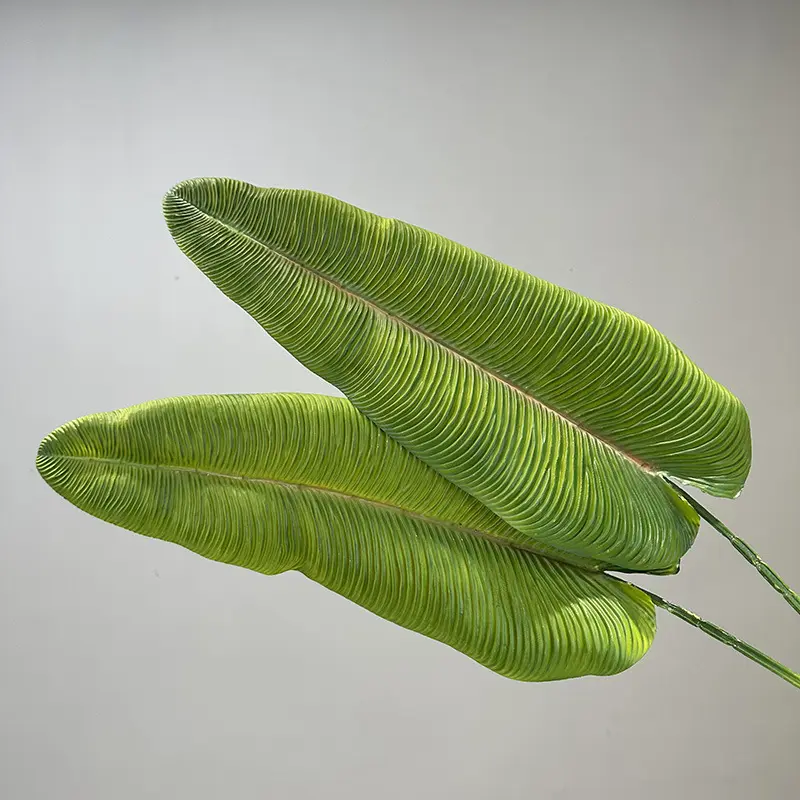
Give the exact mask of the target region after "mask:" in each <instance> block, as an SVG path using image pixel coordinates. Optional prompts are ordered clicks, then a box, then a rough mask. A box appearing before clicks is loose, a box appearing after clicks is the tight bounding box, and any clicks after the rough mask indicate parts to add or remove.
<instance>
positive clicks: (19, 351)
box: [0, 0, 800, 800]
mask: <svg viewBox="0 0 800 800" xmlns="http://www.w3.org/2000/svg"><path fill="white" fill-rule="evenodd" d="M0 75H2V85H1V86H0V114H2V119H1V120H0V148H1V153H2V178H1V180H0V214H1V215H2V216H1V217H0V219H1V220H2V221H1V222H0V225H2V237H0V253H1V254H2V255H1V257H2V262H1V263H0V269H1V270H2V271H1V272H0V282H1V283H0V287H1V288H2V291H1V293H0V314H2V316H1V317H0V326H1V328H0V330H1V331H2V339H1V340H0V347H2V351H0V356H1V358H2V371H1V372H0V375H2V378H1V379H0V380H2V385H1V388H0V391H1V392H2V396H1V397H0V404H1V405H2V421H3V425H2V427H3V431H2V447H1V448H0V496H1V497H2V501H1V502H0V515H1V516H0V528H1V529H2V533H1V535H0V649H1V653H0V655H1V658H0V797H2V798H8V800H17V798H20V799H24V800H30V799H32V798H115V799H116V798H120V800H127V799H128V798H143V797H147V798H170V800H174V798H193V800H202V799H203V798H317V797H331V798H358V799H361V798H364V799H365V800H366V799H367V798H369V799H370V800H372V799H373V798H381V799H382V800H383V799H384V798H387V799H393V798H398V799H399V798H403V799H405V798H459V800H472V799H473V798H474V799H475V800H483V798H495V797H503V798H520V799H521V798H525V799H526V800H528V799H529V798H542V799H543V800H548V799H549V798H554V799H556V800H557V799H563V798H584V797H592V798H615V800H619V799H620V798H648V800H672V799H673V798H678V799H679V800H686V799H687V798H724V799H725V800H737V799H738V798H742V799H745V798H746V799H747V800H750V798H769V799H771V798H779V799H782V798H792V797H795V796H796V795H797V793H798V784H800V760H799V759H798V755H797V742H798V739H799V738H800V694H798V692H797V691H796V690H793V689H792V688H791V687H789V686H788V685H786V684H783V683H781V682H780V681H779V680H778V679H777V678H775V677H773V676H772V675H770V674H769V673H767V672H765V671H763V670H761V669H759V668H758V667H756V666H755V665H754V664H752V663H751V662H748V661H746V660H745V659H743V658H742V657H740V656H738V655H736V654H735V653H733V652H732V651H729V650H728V649H726V648H724V647H723V646H721V645H719V644H717V643H715V642H713V641H711V640H710V639H707V638H706V637H705V636H703V635H702V634H701V633H700V632H699V631H697V630H695V629H693V628H690V627H688V626H686V625H685V624H683V623H682V622H679V621H677V620H675V619H672V618H669V617H666V616H664V615H662V614H661V613H659V625H660V630H659V635H658V637H657V639H656V642H655V645H654V646H653V648H652V650H651V652H650V654H649V655H648V656H647V657H646V658H645V659H644V660H643V661H642V662H641V663H640V664H638V665H637V666H635V667H634V668H633V669H631V670H630V671H629V672H627V673H624V674H622V675H620V676H618V677H615V678H610V679H609V678H604V679H583V680H578V681H573V682H566V683H555V684H542V685H536V684H522V683H515V682H512V681H509V680H506V679H504V678H501V677H498V676H496V675H494V674H493V673H491V672H489V671H487V670H486V669H484V668H482V667H480V666H478V665H477V664H475V663H473V662H472V661H470V660H469V659H467V658H466V657H464V656H462V655H460V654H458V653H456V652H455V651H452V650H450V649H448V648H447V647H445V646H444V645H441V644H438V643H435V642H433V641H429V640H427V639H424V638H422V637H421V636H418V635H417V634H414V633H410V632H408V631H405V630H402V629H400V628H398V627H395V626H393V625H391V624H389V623H387V622H384V621H382V620H380V619H378V618H377V617H374V616H371V615H370V614H369V613H368V612H366V611H364V610H362V609H360V608H358V607H357V606H355V605H352V604H350V603H349V602H347V601H346V600H343V599H342V598H340V597H338V596H336V595H334V594H331V593H329V592H327V591H326V590H324V589H322V588H320V587H319V586H316V585H315V584H312V583H311V582H309V581H308V580H306V579H305V578H303V577H302V576H300V575H298V574H294V573H292V574H286V575H283V576H279V577H275V578H266V577H262V576H259V575H256V574H253V573H248V572H245V571H243V570H240V569H237V568H233V567H227V566H222V565H220V564H216V563H213V562H210V561H205V560H203V559H202V558H200V557H198V556H195V555H192V554H190V553H189V552H187V551H184V550H181V549H179V548H178V547H174V546H170V545H167V544H164V543H162V542H158V541H151V540H148V539H145V538H143V537H139V536H136V535H134V534H132V533H128V532H125V531H123V530H120V529H116V528H113V527H112V526H110V525H106V524H104V523H102V522H99V521H97V520H95V519H92V518H90V517H89V516H87V515H85V514H84V513H82V512H80V511H78V510H76V509H75V508H73V507H71V506H69V505H68V504H67V503H66V502H65V501H63V500H61V499H60V498H59V497H58V496H56V495H55V494H54V493H53V492H52V491H51V490H50V489H49V488H48V487H47V486H46V485H45V484H44V482H43V481H42V480H41V479H40V478H39V476H38V475H37V474H36V473H35V471H34V466H33V462H34V456H35V453H36V448H37V445H38V442H39V440H40V438H41V437H42V436H43V435H44V434H46V433H47V432H49V431H50V430H51V429H52V428H54V427H56V426H58V425H60V424H62V423H63V422H65V421H67V420H69V419H72V418H74V417H77V416H81V415H84V414H87V413H90V412H95V411H103V410H108V409H113V408H117V407H121V406H126V405H130V404H133V403H137V402H140V401H144V400H148V399H151V398H157V397H165V396H169V395H178V394H190V393H200V392H252V391H285V390H291V391H322V392H335V390H334V389H333V388H332V387H331V386H329V385H327V384H325V383H324V382H322V381H321V380H319V379H318V378H316V377H315V376H314V375H311V374H309V373H308V372H307V371H306V370H305V369H304V368H303V367H302V366H301V365H300V364H298V363H296V362H295V361H293V359H292V358H291V357H290V356H289V355H288V354H287V353H285V352H284V351H283V350H282V349H281V348H280V347H279V346H278V345H277V344H276V343H275V342H273V341H272V340H271V339H270V338H269V337H268V336H267V335H266V334H265V333H263V332H262V331H261V329H260V328H259V327H258V326H257V325H256V324H255V323H254V322H253V321H251V320H250V318H249V317H248V316H247V315H246V314H245V313H244V312H243V311H241V310H240V309H239V308H238V307H236V306H235V305H234V304H233V303H231V302H230V301H228V300H227V299H226V298H225V297H224V296H223V295H222V294H221V293H219V292H218V291H217V290H216V289H215V288H214V287H213V286H212V284H211V283H210V282H209V281H208V280H207V279H206V278H205V277H203V275H202V274H201V273H200V272H199V271H198V270H197V269H196V268H195V267H194V266H192V264H191V263H189V262H188V261H187V260H186V259H185V258H184V257H183V255H182V254H181V253H180V252H179V251H178V249H177V248H176V247H175V246H174V244H173V243H172V241H171V239H170V237H169V235H168V233H167V230H166V227H165V225H164V224H163V222H162V219H161V210H160V200H161V195H162V193H163V192H164V191H165V190H166V189H167V188H169V187H170V186H171V185H172V184H173V183H175V182H177V181H179V180H181V179H184V178H188V177H195V176H201V175H227V176H233V177H238V178H242V179H245V180H248V181H251V182H254V183H258V184H261V185H279V186H290V187H304V188H311V189H316V190H319V191H322V192H327V193H330V194H333V195H336V196H338V197H341V198H342V199H345V200H348V201H350V202H352V203H355V204H357V205H360V206H362V207H365V208H368V209H370V210H373V211H375V212H378V213H380V214H383V215H386V216H396V217H400V218H402V219H405V220H408V221H410V222H413V223H416V224H419V225H422V226H424V227H427V228H431V229H433V230H436V231H438V232H440V233H443V234H445V235H447V236H449V237H451V238H453V239H456V240H458V241H461V242H463V243H465V244H468V245H470V246H473V247H475V248H477V249H479V250H481V251H484V252H487V253H489V254H491V255H493V256H495V257H497V258H499V259H502V260H504V261H506V262H508V263H510V264H512V265H515V266H517V267H520V268H522V269H526V270H530V271H531V272H534V273H535V274H537V275H540V276H542V277H544V278H547V279H549V280H551V281H554V282H556V283H559V284H561V285H564V286H568V287H570V288H571V289H575V290H577V291H578V292H581V293H583V294H586V295H589V296H591V297H594V298H596V299H598V300H602V301H605V302H608V303H611V304H613V305H617V306H619V307H621V308H623V309H625V310H626V311H630V312H632V313H634V314H636V315H638V316H640V317H643V318H644V319H646V320H648V321H649V322H651V323H652V324H654V325H655V326H656V327H658V328H659V329H661V330H662V331H663V332H664V333H666V334H667V335H668V336H669V337H671V338H672V339H673V340H674V341H675V342H677V343H678V345H679V346H681V347H682V348H683V349H684V350H685V351H686V352H687V353H688V354H689V355H690V356H691V357H692V358H694V359H695V360H696V361H697V362H698V363H699V364H700V365H701V366H702V367H703V368H705V369H706V370H708V371H709V372H710V373H711V374H712V375H713V376H714V377H715V378H717V379H718V380H720V381H721V382H723V383H725V384H726V385H727V386H729V387H730V388H731V389H732V390H733V391H734V392H735V393H736V394H738V395H739V396H740V397H741V398H742V400H743V401H744V403H745V404H746V406H747V408H748V410H749V412H750V415H751V419H752V427H753V435H754V442H755V454H754V462H753V470H752V474H751V477H750V479H749V481H748V484H747V487H746V490H745V492H744V494H743V495H742V497H741V498H740V499H739V500H738V501H736V502H731V501H722V500H719V501H718V500H713V499H710V500H709V501H708V504H709V506H710V507H711V508H713V509H714V510H715V511H717V512H718V513H719V514H720V515H721V516H722V517H723V518H724V519H725V520H727V521H728V522H729V523H730V524H731V525H732V527H733V528H734V529H735V530H737V531H738V532H740V533H741V534H742V535H743V536H745V537H746V538H748V539H749V540H750V541H751V542H752V543H753V545H754V546H755V547H756V548H757V549H758V550H759V552H760V553H761V554H762V555H763V556H764V557H765V558H766V559H767V560H768V561H770V562H773V563H774V564H776V565H777V566H778V567H779V568H780V571H781V572H782V573H783V574H784V577H785V578H786V579H787V580H788V581H789V582H790V583H794V584H795V585H797V584H800V540H799V539H798V481H799V479H800V468H799V463H800V462H799V460H798V453H799V452H800V449H799V448H798V445H799V444H800V425H799V423H798V419H800V416H799V415H798V403H799V402H800V371H799V370H798V365H797V344H798V340H799V339H800V336H799V334H800V314H798V309H797V292H798V278H797V275H798V264H799V263H800V193H799V189H798V187H800V154H799V153H798V148H799V147H800V89H798V85H799V84H800V3H798V2H794V3H792V2H786V3H778V2H765V1H764V0H754V1H753V2H712V1H708V2H674V1H671V2H631V3H623V2H603V3H601V2H591V1H590V0H587V1H586V2H582V3H581V2H561V3H548V2H541V3H534V2H528V3H524V2H517V3H514V2H492V3H485V4H477V3H472V4H471V3H445V2H440V3H439V2H436V1H435V0H429V2H427V3H417V2H397V3H387V2H371V3H368V2H362V3H355V2H353V3H336V2H331V3H325V4H323V3H319V4H316V5H314V4H307V3H302V2H288V1H287V2H284V3H277V2H273V3H268V2H262V3H256V2H253V3H252V4H244V3H238V2H231V1H229V2H219V3H216V4H208V3H204V2H182V3H175V2H173V3H169V2H166V3H161V4H156V3H149V4H148V3H142V2H138V3H136V2H130V3H116V4H115V3H102V4H101V3H99V2H98V3H96V4H93V5H90V4H86V5H81V4H79V3H70V2H63V3H55V2H53V3H49V4H48V3H41V2H38V3H37V2H19V3H14V2H7V1H6V2H3V3H2V4H0ZM642 583H645V584H646V585H648V586H650V587H651V588H654V587H658V589H659V590H660V591H663V593H664V594H666V595H667V596H668V597H670V598H671V599H673V600H676V601H678V602H683V603H685V604H686V605H688V606H689V607H691V608H693V609H695V610H697V611H698V612H700V613H702V614H703V615H705V616H707V617H708V618H710V619H713V620H714V621H716V622H718V623H721V624H723V625H725V626H727V627H729V628H730V629H731V630H732V631H734V632H736V633H738V634H739V635H741V636H742V637H744V638H746V639H749V640H752V641H753V642H754V643H755V644H757V645H759V646H761V647H763V648H764V649H765V650H767V651H768V652H770V653H772V654H774V655H775V656H777V657H779V658H781V659H782V660H784V661H786V662H788V663H789V664H790V665H794V667H795V668H798V667H800V625H798V619H797V617H796V616H795V615H794V614H793V613H792V612H791V610H790V609H789V608H788V607H787V606H785V605H784V604H783V603H782V602H781V600H780V599H779V598H778V597H777V596H776V595H774V594H773V593H772V592H770V590H769V589H768V587H767V586H766V585H765V584H762V583H761V581H760V580H759V579H758V577H757V576H756V575H755V574H754V573H752V572H751V571H750V570H749V568H748V567H747V566H746V565H745V564H744V562H742V561H740V559H739V558H738V557H737V556H736V555H735V554H734V553H733V551H732V550H731V549H730V548H729V547H728V546H727V545H726V544H725V543H724V542H722V541H721V540H720V539H719V537H718V536H717V535H716V534H715V533H714V532H713V531H710V530H709V529H704V530H703V532H702V534H701V535H700V537H699V540H698V542H697V545H696V547H695V548H694V549H693V550H692V552H691V553H690V554H689V556H688V557H687V558H686V560H685V562H684V569H683V571H682V573H681V574H680V576H678V577H677V578H673V579H658V578H652V579H650V580H645V581H642Z"/></svg>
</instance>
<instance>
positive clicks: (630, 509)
mask: <svg viewBox="0 0 800 800" xmlns="http://www.w3.org/2000/svg"><path fill="white" fill-rule="evenodd" d="M164 210H165V215H166V218H167V222H168V224H169V227H170V230H171V232H172V234H173V236H174V237H175V239H176V241H177V243H178V244H179V246H180V247H181V248H182V249H183V250H184V252H185V253H186V254H187V255H188V256H189V257H190V258H192V260H193V261H195V262H196V263H197V264H198V266H199V267H200V268H201V269H202V270H203V271H204V272H205V273H206V274H207V275H208V276H209V277H210V278H211V279H212V280H213V281H214V282H215V283H216V284H217V286H219V288H220V289H222V291H224V292H225V293H226V294H227V295H228V296H230V297H231V298H232V299H233V300H235V301H236V302H237V303H239V304H240V305H241V306H242V307H243V308H245V309H246V310H247V311H248V312H249V313H250V314H252V315H253V317H255V319H256V320H257V321H258V322H259V323H260V324H261V325H262V326H263V327H264V328H266V329H267V330H268V331H269V332H270V333H271V334H272V335H273V336H274V337H275V338H276V339H277V340H278V341H279V342H280V343H281V344H283V345H284V346H285V347H286V348H287V349H288V350H289V351H290V352H292V353H293V354H294V355H295V356H296V357H297V358H298V359H299V360H300V361H302V362H303V363H304V364H306V365H307V366H308V367H309V368H311V369H312V370H314V371H315V372H317V373H318V374H319V375H320V376H322V377H323V378H325V379H326V380H328V381H330V382H331V383H333V384H335V385H336V386H338V387H339V388H340V389H341V390H342V391H343V392H344V393H345V394H346V395H347V396H348V397H349V398H350V400H351V401H352V402H353V403H354V404H355V405H356V406H357V407H358V408H359V410H361V411H362V412H363V413H364V414H366V415H367V416H368V417H369V418H370V419H371V420H372V421H373V422H375V423H376V424H377V425H379V426H380V427H381V428H382V429H383V430H384V431H386V432H387V433H388V434H389V435H390V436H392V437H393V438H395V439H396V440H397V441H399V442H400V443H401V444H403V445H404V446H405V447H407V448H408V449H409V450H411V451H412V452H413V453H415V454H416V455H418V456H419V457H420V458H421V459H423V460H424V461H425V462H426V463H428V464H429V465H430V466H432V467H433V468H435V469H436V470H437V471H439V472H440V473H441V474H443V475H445V476H446V477H447V478H448V479H449V480H451V481H453V482H454V483H455V484H457V485H458V486H460V487H461V488H462V489H464V490H465V491H467V492H469V493H470V494H472V495H473V496H474V497H476V498H478V499H479V500H480V501H481V502H483V503H484V504H486V505H487V506H488V507H489V508H490V509H492V510H493V511H494V512H495V513H496V514H498V515H499V516H500V517H502V518H503V519H504V520H505V521H506V522H508V523H509V524H510V525H512V526H513V527H515V528H517V529H518V530H519V531H520V532H522V533H524V534H525V535H527V536H529V537H530V538H531V539H533V540H535V541H538V542H543V543H545V544H547V545H549V546H550V547H554V548H558V549H560V550H562V551H564V552H565V553H569V554H573V555H578V556H582V557H586V558H591V559H597V560H602V561H606V562H610V563H612V564H615V565H616V566H618V567H621V568H625V569H634V570H668V569H670V568H674V567H675V565H676V564H677V562H678V560H679V559H680V557H681V556H682V555H683V553H684V552H685V551H686V550H687V549H688V547H689V546H690V545H691V543H692V541H693V539H694V535H695V533H696V529H697V524H698V519H697V516H696V514H695V513H694V512H693V511H692V510H691V509H690V508H689V507H688V505H687V504H686V503H685V501H684V500H683V499H682V498H679V497H678V496H677V495H676V493H674V492H673V491H672V490H671V489H670V488H669V487H668V486H666V485H665V484H664V482H663V481H662V480H661V479H660V477H659V475H660V474H666V475H670V476H673V477H676V478H679V479H681V480H683V481H686V482H688V483H692V484H694V485H696V486H699V487H701V488H703V489H705V490H707V491H710V492H714V493H717V494H720V495H725V496H732V495H735V494H736V493H737V492H738V491H739V490H740V488H741V486H742V484H743V482H744V479H745V477H746V475H747V472H748V469H749V463H750V439H749V426H748V420H747V416H746V413H745V411H744V409H743V407H742V405H741V404H740V403H739V402H738V401H737V400H736V398H735V397H733V396H732V395H731V394H730V393H729V392H728V391H727V390H726V389H724V388H723V387H722V386H720V385H719V384H717V383H716V382H714V381H713V380H712V379H711V378H709V377H708V376H707V375H705V374H704V373H703V372H702V371H701V370H700V369H699V368H698V367H697V366H695V365H694V364H693V363H692V362H691V361H690V360H689V359H688V358H687V357H686V356H685V355H684V354H683V353H682V352H681V351H680V350H678V348H676V347H675V346H674V345H673V344H671V343H670V342H669V341H668V340H667V339H666V338H664V337H663V336H662V335H661V334H660V333H658V332H657V331H656V330H654V329H653V328H652V327H650V326H649V325H647V324H646V323H644V322H642V321H640V320H638V319H636V318H635V317H632V316H630V315H629V314H625V313H623V312H621V311H619V310H617V309H614V308H611V307H609V306H606V305H603V304H601V303H597V302H594V301H592V300H589V299H587V298H584V297H581V296H579V295H577V294H575V293H573V292H570V291H567V290H565V289H562V288H560V287H557V286H554V285H552V284H550V283H547V282H546V281H543V280H540V279H538V278H535V277H533V276H531V275H529V274H527V273H524V272H521V271H518V270H515V269H512V268H511V267H508V266H506V265H504V264H501V263H499V262H497V261H494V260H492V259H490V258H488V257H486V256H484V255H481V254H479V253H477V252H475V251H473V250H470V249H468V248H466V247H463V246H461V245H458V244H456V243H454V242H451V241H449V240H447V239H444V238H443V237H441V236H438V235H436V234H434V233H431V232H429V231H425V230H423V229H421V228H418V227H415V226H412V225H409V224H406V223H403V222H400V221H398V220H391V219H385V218H382V217H378V216H376V215H374V214H370V213H368V212H365V211H362V210H360V209H358V208H355V207H354V206H351V205H348V204H346V203H343V202H341V201H339V200H336V199H334V198H331V197H328V196H325V195H321V194H317V193H314V192H308V191H298V190H287V189H261V188H257V187H254V186H251V185H249V184H245V183H241V182H238V181H234V180H229V179H217V178H206V179H199V180H193V181H187V182H184V183H182V184H179V185H178V186H176V187H175V188H174V189H172V190H171V191H170V192H169V193H168V194H167V196H166V197H165V200H164Z"/></svg>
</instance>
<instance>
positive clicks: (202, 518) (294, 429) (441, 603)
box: [37, 394, 655, 681]
mask: <svg viewBox="0 0 800 800" xmlns="http://www.w3.org/2000/svg"><path fill="white" fill-rule="evenodd" d="M37 466H38V469H39V471H40V472H41V474H42V476H43V477H44V478H45V480H46V481H47V482H48V483H49V484H50V485H51V486H52V488H53V489H55V491H57V492H58V493H59V494H61V495H62V496H64V497H65V498H66V499H68V500H69V501H71V502H72V503H74V504H75V505H76V506H78V507H79V508H82V509H84V510H85V511H87V512H89V513H91V514H93V515H95V516H97V517H100V518H101V519H104V520H106V521H108V522H112V523H114V524H116V525H120V526H122V527H124V528H128V529H130V530H133V531H136V532H138V533H142V534H145V535H147V536H152V537H156V538H159V539H164V540H167V541H171V542H175V543H177V544H180V545H183V546H184V547H187V548H189V549H190V550H193V551H195V552H197V553H200V554H201V555H203V556H206V557H208V558H211V559H214V560H217V561H222V562H225V563H229V564H237V565H239V566H242V567H247V568H248V569H252V570H256V571H258V572H262V573H267V574H274V573H279V572H283V571H285V570H300V571H301V572H303V573H304V574H305V575H307V576H308V577H309V578H311V579H312V580H315V581H317V582H319V583H321V584H323V585H324V586H327V587H328V588H330V589H332V590H333V591H335V592H338V593H339V594H342V595H344V596H345V597H348V598H350V599H351V600H353V601H355V602H356V603H358V604H360V605H362V606H364V607H365V608H368V609H369V610H371V611H373V612H375V613H376V614H379V615H380V616H382V617H384V618H386V619H389V620H392V621H393V622H396V623H398V624H399V625H402V626H404V627H406V628H410V629H412V630H415V631H419V632H420V633H423V634H425V635H426V636H430V637H432V638H434V639H438V640H440V641H442V642H445V643H447V644H449V645H451V646H452V647H454V648H456V649H457V650H460V651H462V652H464V653H466V654H467V655H469V656H471V657H472V658H474V659H475V660H476V661H478V662H480V663H481V664H484V665H485V666H487V667H489V668H490V669H492V670H495V671H496V672H498V673H500V674H502V675H506V676H508V677H511V678H516V679H519V680H527V681H543V680H554V679H560V678H569V677H576V676H581V675H609V674H614V673H617V672H620V671H622V670H624V669H626V668H627V667H629V666H631V665H632V664H633V663H635V662H636V661H637V660H638V659H640V658H641V657H642V656H643V655H644V653H645V652H646V651H647V649H648V647H649V646H650V643H651V642H652V639H653V636H654V634H655V614H654V608H653V604H652V602H651V600H650V598H649V597H648V596H647V595H646V594H644V593H643V592H641V591H639V590H637V589H635V588H634V587H631V586H628V585H626V584H623V583H621V582H618V581H615V580H614V579H612V578H610V577H608V576H606V575H603V574H601V573H598V572H592V571H590V570H586V569H581V568H578V567H575V566H571V565H567V564H564V563H560V562H558V561H555V560H551V559H549V558H545V557H543V556H541V555H538V554H536V553H534V552H532V551H530V550H529V549H526V546H525V541H526V537H524V536H522V535H521V534H520V533H519V532H518V531H516V530H515V529H513V528H510V527H509V526H508V525H506V524H505V523H504V522H502V521H501V520H500V519H498V518H497V517H496V516H495V515H493V514H492V513H491V512H490V511H488V510H487V509H486V508H485V507H483V506H482V505H481V504H480V503H479V502H477V501H476V500H475V499H474V498H473V497H471V496H470V495H468V494H466V493H465V492H463V491H461V490H459V489H458V488H456V487H455V486H454V485H453V484H451V483H450V482H448V481H447V480H445V479H444V478H442V477H441V476H440V475H438V474H437V473H436V472H434V471H433V470H431V469H430V468H428V467H427V466H426V465H425V464H423V463H422V462H421V461H420V460H419V459H417V458H416V457H414V456H413V455H411V454H410V453H408V452H407V451H406V450H404V449H403V448H402V447H401V446H400V445H399V444H397V443H396V442H395V441H394V440H392V439H391V438H389V437H388V436H386V435H385V434H384V433H382V432H381V431H380V430H379V429H378V428H377V427H376V426H375V425H373V424H372V423H370V422H369V421H368V420H367V419H366V418H365V417H363V416H362V415H361V414H360V413H359V412H358V411H357V410H356V409H355V408H354V407H353V406H352V405H351V404H350V403H349V402H348V401H347V400H345V399H344V398H333V397H323V396H316V395H298V394H282V395H278V394H273V395H209V396H199V397H183V398H173V399H170V400H161V401H153V402H150V403H145V404H143V405H139V406H134V407H132V408H128V409H123V410H120V411H114V412H110V413H105V414H94V415H92V416H89V417H84V418H82V419H78V420H76V421H74V422H70V423H68V424H67V425H64V426H63V427H61V428H59V429H58V430H56V431H54V432H53V433H52V434H50V435H49V436H48V437H47V438H46V439H45V440H44V441H43V442H42V445H41V447H40V450H39V455H38V458H37Z"/></svg>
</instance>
